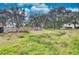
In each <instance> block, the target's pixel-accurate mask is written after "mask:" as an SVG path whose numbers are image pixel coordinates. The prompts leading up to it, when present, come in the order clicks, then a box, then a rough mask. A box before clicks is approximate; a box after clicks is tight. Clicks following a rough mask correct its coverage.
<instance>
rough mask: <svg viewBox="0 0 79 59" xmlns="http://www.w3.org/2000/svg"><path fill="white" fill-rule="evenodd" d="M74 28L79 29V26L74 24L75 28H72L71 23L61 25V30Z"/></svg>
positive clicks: (73, 27)
mask: <svg viewBox="0 0 79 59" xmlns="http://www.w3.org/2000/svg"><path fill="white" fill-rule="evenodd" d="M75 27H76V28H79V24H75V26H74V24H73V23H66V24H64V25H63V28H66V29H70V28H71V29H75Z"/></svg>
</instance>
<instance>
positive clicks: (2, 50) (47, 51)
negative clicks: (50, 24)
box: [0, 30, 79, 55]
mask: <svg viewBox="0 0 79 59" xmlns="http://www.w3.org/2000/svg"><path fill="white" fill-rule="evenodd" d="M78 32H79V30H41V31H31V32H30V33H25V32H21V33H16V34H15V33H2V34H0V54H1V55H7V54H8V55H11V54H12V55H16V54H19V55H40V54H42V55H53V54H56V55H58V54H79V35H78Z"/></svg>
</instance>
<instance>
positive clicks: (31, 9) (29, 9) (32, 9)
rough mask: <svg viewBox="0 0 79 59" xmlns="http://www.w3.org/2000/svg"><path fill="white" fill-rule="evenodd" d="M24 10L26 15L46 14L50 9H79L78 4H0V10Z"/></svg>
mask: <svg viewBox="0 0 79 59" xmlns="http://www.w3.org/2000/svg"><path fill="white" fill-rule="evenodd" d="M16 6H17V7H20V8H26V14H28V13H45V14H46V13H48V12H49V10H50V9H51V8H56V7H61V6H63V7H65V8H69V9H71V10H73V11H78V10H77V9H74V8H79V3H0V8H10V7H16Z"/></svg>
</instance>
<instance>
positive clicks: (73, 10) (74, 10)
mask: <svg viewBox="0 0 79 59" xmlns="http://www.w3.org/2000/svg"><path fill="white" fill-rule="evenodd" d="M66 10H71V11H72V12H79V8H66Z"/></svg>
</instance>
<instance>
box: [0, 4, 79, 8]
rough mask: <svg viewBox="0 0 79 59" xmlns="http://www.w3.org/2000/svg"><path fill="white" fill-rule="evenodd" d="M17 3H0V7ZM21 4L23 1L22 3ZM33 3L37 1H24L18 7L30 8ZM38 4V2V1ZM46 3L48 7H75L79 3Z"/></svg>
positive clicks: (78, 5) (14, 5)
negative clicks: (31, 2)
mask: <svg viewBox="0 0 79 59" xmlns="http://www.w3.org/2000/svg"><path fill="white" fill-rule="evenodd" d="M18 4H19V3H0V8H3V7H7V8H8V7H12V6H13V7H16V6H18ZM22 4H23V3H22ZM34 4H38V3H33V4H30V3H26V4H25V3H24V5H23V6H20V7H23V8H31V7H32V6H33V5H34ZM39 4H40V3H39ZM44 4H46V5H47V6H48V7H49V8H50V7H60V6H64V7H66V8H67V7H72V8H75V7H79V3H44Z"/></svg>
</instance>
